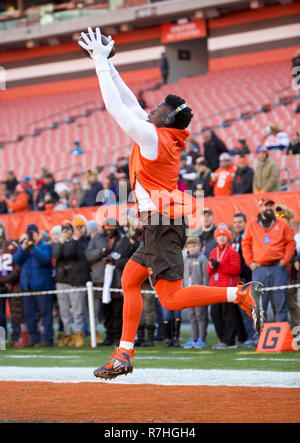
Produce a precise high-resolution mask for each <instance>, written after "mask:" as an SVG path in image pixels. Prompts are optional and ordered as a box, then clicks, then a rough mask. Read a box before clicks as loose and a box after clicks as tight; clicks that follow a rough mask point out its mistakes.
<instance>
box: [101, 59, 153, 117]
mask: <svg viewBox="0 0 300 443" xmlns="http://www.w3.org/2000/svg"><path fill="white" fill-rule="evenodd" d="M108 64H109V67H110V72H111V76H112V79H113V81H114V83H115V85H116V87H117V89H118V91H119V94H120V97H121V100H122V102H123V103H124V104H125V105H126V106H127V107H128V108H130V109H131V110H132V111H133V112H134V113H135V114H136V116H137V117H139V118H140V119H142V120H147V119H148V114H147V112H146V111H145V110H144V109H143V108H142V107H141V105H140V104H139V102H138V99H137V98H136V96H135V95H134V93H133V92H132V91H131V89H129V88H128V86H127V85H126V83H125V82H124V81H123V79H122V77H121V76H120V74H119V73H118V71H117V69H116V68H115V67H114V65H113V63H112V62H111V61H109V62H108Z"/></svg>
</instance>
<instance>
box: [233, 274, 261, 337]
mask: <svg viewBox="0 0 300 443" xmlns="http://www.w3.org/2000/svg"><path fill="white" fill-rule="evenodd" d="M262 286H263V285H262V283H260V282H258V281H252V282H250V283H246V284H239V285H237V287H238V291H237V297H236V300H235V301H234V303H237V304H238V305H239V306H240V308H242V309H243V310H244V311H246V313H247V314H248V315H249V317H252V319H253V321H254V326H255V328H256V330H257V332H258V333H259V334H260V333H261V332H262V330H263V327H264V310H263V307H262V299H261V295H262V294H263V290H262Z"/></svg>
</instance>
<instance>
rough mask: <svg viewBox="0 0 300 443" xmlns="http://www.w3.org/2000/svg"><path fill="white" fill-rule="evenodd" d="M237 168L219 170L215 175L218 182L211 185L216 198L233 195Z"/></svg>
mask: <svg viewBox="0 0 300 443" xmlns="http://www.w3.org/2000/svg"><path fill="white" fill-rule="evenodd" d="M235 171H236V167H235V166H230V167H229V168H218V169H217V170H216V171H215V172H214V174H215V176H216V180H215V181H214V182H213V181H212V182H211V183H210V185H211V186H213V188H214V194H215V196H223V195H232V184H233V180H234V175H235Z"/></svg>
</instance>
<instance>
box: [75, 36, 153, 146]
mask: <svg viewBox="0 0 300 443" xmlns="http://www.w3.org/2000/svg"><path fill="white" fill-rule="evenodd" d="M88 31H89V33H88V34H85V33H81V35H82V38H83V40H84V42H82V41H79V44H80V46H82V47H83V48H84V49H86V50H87V51H88V52H89V53H90V55H91V57H92V59H93V60H94V63H95V68H96V72H97V75H98V79H99V84H100V89H101V93H102V97H103V101H104V104H105V107H106V109H107V111H108V112H109V113H110V114H111V115H112V117H113V118H114V119H115V121H116V122H117V124H118V125H119V126H120V127H121V128H122V129H123V130H124V132H126V134H127V135H128V136H129V137H131V138H132V139H133V140H134V141H135V142H137V143H138V144H140V145H143V146H150V147H151V146H154V145H157V133H156V130H155V127H154V126H153V125H152V124H151V123H149V122H148V121H146V120H145V115H144V114H143V118H140V117H138V116H137V115H136V114H135V112H133V111H132V109H130V108H129V107H128V106H126V104H125V103H124V102H123V101H122V99H121V96H120V93H119V90H118V89H117V87H116V84H115V82H114V80H113V79H112V75H111V68H110V66H109V61H108V56H109V54H110V52H111V50H112V48H113V45H114V41H113V40H111V41H110V42H109V43H108V44H107V45H103V43H102V41H101V33H100V29H99V28H96V36H95V35H94V32H93V30H92V29H91V28H88Z"/></svg>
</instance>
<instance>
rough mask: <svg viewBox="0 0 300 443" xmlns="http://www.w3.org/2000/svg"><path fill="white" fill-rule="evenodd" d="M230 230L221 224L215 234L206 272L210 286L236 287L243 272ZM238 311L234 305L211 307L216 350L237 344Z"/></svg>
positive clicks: (222, 304) (220, 304) (221, 304)
mask: <svg viewBox="0 0 300 443" xmlns="http://www.w3.org/2000/svg"><path fill="white" fill-rule="evenodd" d="M231 237H232V235H231V232H230V230H229V228H228V227H227V226H226V225H224V224H220V225H219V226H218V227H217V229H216V230H215V232H214V238H215V241H216V242H217V247H216V248H215V249H213V250H212V251H211V253H210V255H209V260H208V264H207V269H206V272H207V274H208V276H209V277H210V281H209V286H220V287H225V286H228V285H236V284H237V283H238V282H239V278H240V272H241V259H240V256H239V254H238V252H236V251H235V250H234V249H233V248H232V246H231V245H230V242H231ZM237 312H238V309H237V306H236V305H234V304H233V303H218V304H215V305H212V306H211V317H212V320H213V323H214V326H215V329H216V333H217V336H218V338H219V340H220V342H219V343H218V344H217V345H215V346H214V348H215V349H227V348H230V347H232V346H234V344H235V338H236V335H237V322H238V317H237V316H238V314H237Z"/></svg>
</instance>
